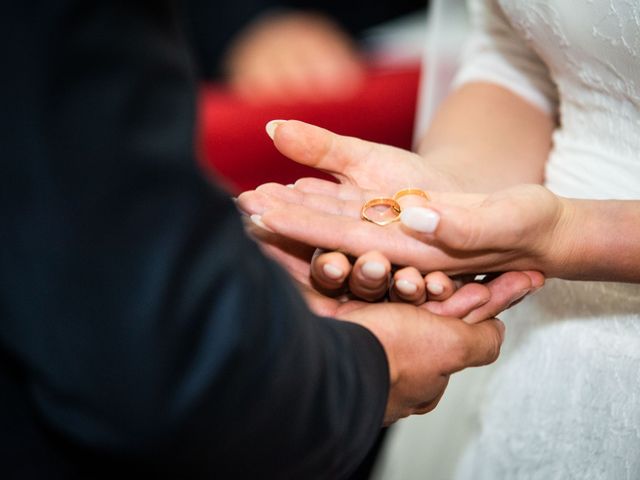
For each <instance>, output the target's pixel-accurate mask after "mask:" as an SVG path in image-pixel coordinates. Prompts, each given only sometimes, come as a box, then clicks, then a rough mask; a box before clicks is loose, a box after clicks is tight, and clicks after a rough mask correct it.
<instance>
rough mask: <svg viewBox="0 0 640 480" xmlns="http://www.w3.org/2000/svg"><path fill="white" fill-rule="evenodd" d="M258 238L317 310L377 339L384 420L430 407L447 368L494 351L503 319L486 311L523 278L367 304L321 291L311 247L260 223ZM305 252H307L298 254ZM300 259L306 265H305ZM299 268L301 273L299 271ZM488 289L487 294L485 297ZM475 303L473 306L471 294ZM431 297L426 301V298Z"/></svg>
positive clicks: (480, 361) (475, 362)
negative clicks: (385, 374)
mask: <svg viewBox="0 0 640 480" xmlns="http://www.w3.org/2000/svg"><path fill="white" fill-rule="evenodd" d="M252 233H253V234H254V235H255V236H257V237H258V238H261V239H262V240H261V243H262V247H263V248H265V250H266V251H267V252H269V253H270V254H271V255H272V256H274V257H275V258H278V259H279V260H280V261H281V262H282V263H283V264H284V265H286V266H287V267H288V268H292V269H293V273H294V276H295V277H296V278H298V279H300V280H301V283H300V287H301V288H302V290H303V292H305V295H306V297H307V301H309V303H310V305H311V306H312V307H313V309H314V310H315V311H316V313H317V314H319V315H324V316H331V317H334V318H338V319H341V320H345V321H350V322H354V323H358V324H360V325H362V326H364V327H365V328H367V329H369V330H370V331H371V332H372V333H373V334H374V335H375V336H376V337H377V338H378V340H379V341H380V343H381V344H382V346H383V348H384V350H385V353H386V355H387V361H388V364H389V379H390V389H389V398H388V401H387V409H386V412H385V418H384V423H385V425H389V424H391V423H393V422H395V421H396V420H398V419H400V418H403V417H406V416H409V415H412V414H423V413H427V412H429V411H431V410H433V409H434V408H435V407H436V405H437V404H438V402H439V400H440V398H442V395H443V393H444V390H445V388H446V386H447V383H448V381H449V376H450V375H451V374H452V373H455V372H457V371H460V370H462V369H464V368H467V367H471V366H480V365H486V364H489V363H492V362H493V361H495V360H496V358H497V357H498V355H499V352H500V346H501V344H502V340H503V336H504V325H503V324H502V323H501V322H500V321H499V320H496V319H493V318H491V317H489V316H482V315H491V314H492V313H493V311H496V308H495V307H498V309H500V308H501V307H504V305H498V304H497V303H498V302H499V300H498V299H499V298H502V299H503V301H504V293H505V292H508V291H510V289H511V288H513V285H514V283H515V284H517V283H518V282H520V283H522V281H523V278H518V277H514V278H513V282H503V283H502V284H496V285H493V286H492V287H487V286H483V285H477V284H476V285H475V288H474V286H473V285H469V286H468V287H469V288H467V289H466V290H465V288H466V287H463V288H462V289H460V290H459V291H458V292H456V294H454V295H452V297H451V298H450V299H449V300H448V301H446V302H433V304H432V305H429V304H425V306H427V307H428V308H431V309H433V310H434V311H437V312H438V313H439V314H436V313H432V312H430V311H429V310H428V308H418V307H415V306H410V305H406V304H399V303H395V304H393V303H382V304H368V303H364V302H359V301H348V302H344V303H343V302H339V301H338V300H336V299H333V298H328V297H323V296H322V295H321V294H319V293H318V292H316V291H315V290H312V289H311V288H310V287H309V283H308V279H309V276H308V273H309V268H310V265H309V263H308V261H305V255H309V254H310V253H311V252H310V250H312V249H311V248H310V247H305V246H304V245H302V244H299V243H296V242H293V241H291V240H288V239H284V238H282V237H279V236H277V235H275V234H274V233H272V232H269V231H267V230H265V229H263V228H256V227H252ZM305 252H306V253H305ZM305 265H306V266H305ZM305 271H306V274H305ZM514 275H516V276H517V275H518V274H517V272H514ZM487 293H488V294H489V297H491V298H492V301H487V299H486V297H487ZM479 300H480V303H481V304H482V306H480V307H478V308H476V305H477V304H478V301H479ZM430 303H431V302H430ZM456 314H457V315H460V316H463V315H466V314H469V315H476V316H477V317H478V318H477V320H478V323H477V324H474V325H470V324H467V323H465V322H463V321H461V320H460V319H459V318H455V315H456Z"/></svg>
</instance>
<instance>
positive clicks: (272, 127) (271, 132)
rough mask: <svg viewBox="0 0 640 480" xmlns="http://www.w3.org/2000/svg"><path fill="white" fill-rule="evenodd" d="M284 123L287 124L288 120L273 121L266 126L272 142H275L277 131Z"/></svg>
mask: <svg viewBox="0 0 640 480" xmlns="http://www.w3.org/2000/svg"><path fill="white" fill-rule="evenodd" d="M284 122H286V120H271V121H270V122H268V123H267V124H266V125H265V127H264V128H265V130H266V131H267V135H269V138H271V140H273V137H274V136H275V134H276V129H277V128H278V127H279V126H280V125H282V124H283V123H284Z"/></svg>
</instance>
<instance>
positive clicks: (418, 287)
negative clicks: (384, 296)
mask: <svg viewBox="0 0 640 480" xmlns="http://www.w3.org/2000/svg"><path fill="white" fill-rule="evenodd" d="M389 295H390V297H391V300H392V301H395V302H407V303H412V304H414V305H420V304H422V303H424V302H425V300H426V299H427V293H426V289H425V282H424V279H423V278H422V275H421V274H420V272H419V271H418V270H417V269H415V268H413V267H406V268H402V269H400V270H398V271H396V273H395V274H394V275H393V285H392V287H391V291H390V292H389Z"/></svg>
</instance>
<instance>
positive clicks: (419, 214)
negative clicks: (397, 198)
mask: <svg viewBox="0 0 640 480" xmlns="http://www.w3.org/2000/svg"><path fill="white" fill-rule="evenodd" d="M400 221H401V222H402V223H403V224H404V225H406V226H407V227H409V228H410V229H411V230H415V231H416V232H421V233H433V232H435V231H436V228H438V223H439V222H440V215H439V214H438V213H437V212H435V211H434V210H431V209H429V208H422V207H409V208H406V209H404V210H403V211H402V214H401V215H400Z"/></svg>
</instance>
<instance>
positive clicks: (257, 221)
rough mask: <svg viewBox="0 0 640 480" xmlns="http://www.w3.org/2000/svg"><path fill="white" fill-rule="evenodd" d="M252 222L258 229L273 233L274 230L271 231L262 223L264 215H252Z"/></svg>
mask: <svg viewBox="0 0 640 480" xmlns="http://www.w3.org/2000/svg"><path fill="white" fill-rule="evenodd" d="M249 218H251V221H252V222H253V223H254V224H256V225H257V226H258V227H260V228H262V229H264V230H267V231H269V232H273V230H271V229H270V228H269V227H267V226H266V225H265V224H264V222H263V221H262V215H258V214H257V213H254V214H253V215H251V217H249Z"/></svg>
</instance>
